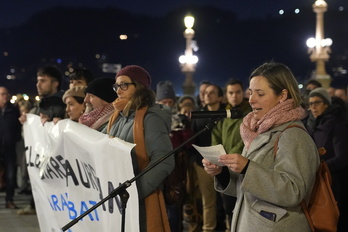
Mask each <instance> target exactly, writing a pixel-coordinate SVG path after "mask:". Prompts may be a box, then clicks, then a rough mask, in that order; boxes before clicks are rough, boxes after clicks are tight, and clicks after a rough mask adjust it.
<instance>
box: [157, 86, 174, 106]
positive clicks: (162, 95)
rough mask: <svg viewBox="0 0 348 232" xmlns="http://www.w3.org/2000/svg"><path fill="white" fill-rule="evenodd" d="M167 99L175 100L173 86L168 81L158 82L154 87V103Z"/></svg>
mask: <svg viewBox="0 0 348 232" xmlns="http://www.w3.org/2000/svg"><path fill="white" fill-rule="evenodd" d="M167 98H170V99H173V100H174V101H175V100H176V96H175V91H174V87H173V84H172V82H170V81H160V82H158V84H157V87H156V101H160V100H162V99H167Z"/></svg>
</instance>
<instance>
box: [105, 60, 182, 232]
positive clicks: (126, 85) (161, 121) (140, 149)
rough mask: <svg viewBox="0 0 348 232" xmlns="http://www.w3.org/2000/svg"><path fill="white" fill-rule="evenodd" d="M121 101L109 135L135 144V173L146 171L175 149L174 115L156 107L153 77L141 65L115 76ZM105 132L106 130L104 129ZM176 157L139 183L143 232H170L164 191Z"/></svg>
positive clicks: (160, 165) (110, 124) (142, 178)
mask: <svg viewBox="0 0 348 232" xmlns="http://www.w3.org/2000/svg"><path fill="white" fill-rule="evenodd" d="M115 80H116V83H115V84H114V91H115V92H116V93H117V95H118V98H117V100H116V101H115V102H114V103H113V105H114V108H115V111H114V114H113V115H112V117H111V119H110V121H109V124H108V126H107V130H106V132H107V133H108V134H109V135H110V136H113V137H118V138H120V139H123V140H125V141H127V142H131V143H135V144H136V146H135V147H134V149H133V150H132V151H131V156H132V160H133V169H134V174H135V175H137V174H138V173H139V172H141V171H142V170H144V169H145V168H146V167H147V166H149V165H151V164H152V163H154V162H155V161H157V160H158V159H160V158H162V157H163V156H164V155H166V154H167V153H169V152H170V151H171V150H172V144H171V141H170V138H169V133H170V130H171V114H170V112H169V111H168V110H166V109H162V107H161V106H160V105H158V104H155V94H154V92H153V91H152V90H151V89H150V84H151V77H150V75H149V73H148V72H147V71H146V70H145V69H143V68H142V67H140V66H137V65H129V66H126V67H124V68H122V69H121V70H120V71H119V72H118V73H117V74H116V77H115ZM104 132H105V130H104ZM174 165H175V163H174V157H173V156H170V157H169V158H167V159H165V160H163V161H162V162H161V163H160V164H159V165H157V166H155V167H154V168H153V169H151V170H150V171H148V172H147V173H146V174H144V175H143V176H141V177H140V178H139V179H138V180H137V182H136V183H137V188H138V195H139V226H140V231H142V232H143V231H147V232H152V231H159V232H162V231H163V232H164V231H170V228H169V222H168V217H167V214H166V207H165V203H164V198H163V195H162V191H161V188H162V187H163V186H162V185H163V181H164V179H165V178H166V177H167V176H168V175H169V174H170V173H171V171H172V170H173V168H174Z"/></svg>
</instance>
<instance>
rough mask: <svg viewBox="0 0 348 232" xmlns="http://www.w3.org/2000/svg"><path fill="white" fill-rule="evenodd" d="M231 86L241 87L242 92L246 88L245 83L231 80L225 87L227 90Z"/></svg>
mask: <svg viewBox="0 0 348 232" xmlns="http://www.w3.org/2000/svg"><path fill="white" fill-rule="evenodd" d="M229 85H240V87H241V88H242V90H243V91H244V86H243V83H242V82H241V81H239V80H236V79H230V80H228V81H227V83H226V85H225V87H226V89H227V86H229Z"/></svg>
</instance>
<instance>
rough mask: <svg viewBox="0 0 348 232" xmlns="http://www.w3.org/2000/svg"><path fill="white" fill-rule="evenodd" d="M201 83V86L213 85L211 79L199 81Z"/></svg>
mask: <svg viewBox="0 0 348 232" xmlns="http://www.w3.org/2000/svg"><path fill="white" fill-rule="evenodd" d="M199 85H200V86H201V85H211V82H210V81H206V80H204V81H201V82H199Z"/></svg>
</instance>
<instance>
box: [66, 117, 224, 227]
mask: <svg viewBox="0 0 348 232" xmlns="http://www.w3.org/2000/svg"><path fill="white" fill-rule="evenodd" d="M220 119H222V118H220V117H216V118H211V120H210V121H209V122H208V123H207V124H206V125H205V126H204V128H203V129H201V130H200V131H198V132H197V133H196V134H194V135H193V136H191V137H190V138H189V139H188V140H186V141H185V142H183V143H182V144H180V145H179V146H178V147H177V148H175V149H173V150H172V151H170V152H168V153H167V154H166V155H164V156H163V157H162V158H160V159H158V160H156V162H154V163H152V164H151V165H149V166H147V167H146V168H145V169H144V170H143V171H141V172H140V173H139V174H138V175H136V176H134V177H133V178H132V179H130V180H126V181H125V182H124V183H122V184H120V185H119V186H118V187H117V188H116V189H114V190H112V191H111V192H110V193H109V195H108V196H106V197H105V198H103V199H102V200H100V201H99V202H98V203H97V204H95V205H93V206H92V207H91V208H90V209H88V210H87V211H85V212H84V213H83V214H81V215H80V216H78V217H77V218H75V219H73V220H72V221H70V222H69V223H68V224H66V225H65V226H63V228H62V230H63V231H67V230H68V229H69V228H70V227H72V226H73V225H75V224H76V223H77V222H78V221H79V220H81V219H82V218H84V217H85V216H87V215H88V214H89V213H90V212H92V211H93V210H95V209H96V208H98V207H99V206H100V205H102V204H104V202H106V201H107V200H109V199H110V198H114V197H116V196H117V195H120V198H121V202H122V225H121V231H122V232H124V231H125V217H126V205H127V201H128V199H129V193H128V192H127V188H128V187H129V186H131V184H132V183H133V182H134V181H136V180H137V179H139V178H140V177H141V176H143V175H144V174H145V173H147V172H148V171H150V170H151V169H152V168H154V167H156V166H157V165H158V164H160V163H161V162H162V161H164V160H165V159H167V158H168V157H170V156H171V155H172V154H174V153H175V152H177V151H178V150H180V149H181V148H182V147H184V146H185V145H186V144H187V143H189V142H191V141H192V140H193V139H195V138H196V137H197V136H199V135H200V134H202V133H203V132H205V131H207V130H211V129H213V127H214V126H215V125H216V124H217V123H218V121H219V120H220Z"/></svg>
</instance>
